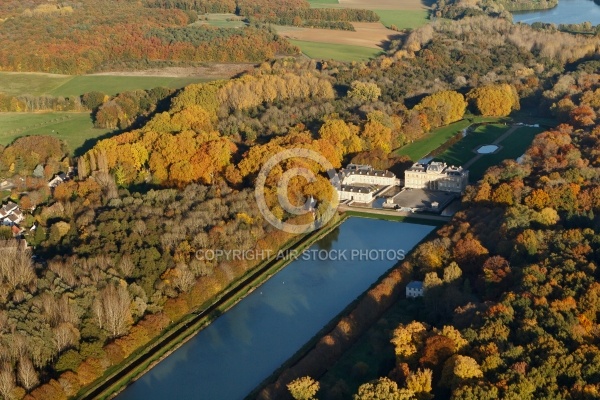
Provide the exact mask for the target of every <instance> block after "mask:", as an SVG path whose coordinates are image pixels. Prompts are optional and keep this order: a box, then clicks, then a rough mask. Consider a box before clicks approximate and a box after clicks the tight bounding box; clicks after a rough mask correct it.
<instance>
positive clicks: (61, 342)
mask: <svg viewBox="0 0 600 400" xmlns="http://www.w3.org/2000/svg"><path fill="white" fill-rule="evenodd" d="M52 334H53V335H54V344H55V345H56V349H57V350H58V352H59V353H60V352H62V351H64V350H66V349H68V348H69V347H71V346H74V345H76V344H77V343H79V338H80V335H79V330H78V329H77V328H75V327H74V326H73V324H71V323H69V322H63V323H61V324H60V325H58V326H57V327H56V328H54V329H53V330H52Z"/></svg>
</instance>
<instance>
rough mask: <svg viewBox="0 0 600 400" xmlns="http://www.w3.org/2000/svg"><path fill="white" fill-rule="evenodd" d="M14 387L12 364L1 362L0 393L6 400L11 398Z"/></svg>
mask: <svg viewBox="0 0 600 400" xmlns="http://www.w3.org/2000/svg"><path fill="white" fill-rule="evenodd" d="M15 387H16V382H15V372H14V371H13V367H12V365H10V364H9V363H3V364H2V366H0V395H2V397H3V398H5V399H7V400H8V399H12V398H13V390H14V389H15Z"/></svg>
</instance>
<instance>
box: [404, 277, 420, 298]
mask: <svg viewBox="0 0 600 400" xmlns="http://www.w3.org/2000/svg"><path fill="white" fill-rule="evenodd" d="M424 294H425V290H424V288H423V282H421V281H410V282H409V283H408V285H406V298H415V297H423V295H424Z"/></svg>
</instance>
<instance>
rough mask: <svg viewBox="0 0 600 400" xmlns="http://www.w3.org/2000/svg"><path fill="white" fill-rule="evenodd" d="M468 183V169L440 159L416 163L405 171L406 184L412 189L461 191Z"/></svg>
mask: <svg viewBox="0 0 600 400" xmlns="http://www.w3.org/2000/svg"><path fill="white" fill-rule="evenodd" d="M468 184H469V171H468V170H465V169H463V168H462V167H455V166H453V165H452V166H448V165H447V164H446V163H443V162H438V161H433V162H431V163H429V164H421V163H415V164H413V166H412V167H410V168H409V169H407V170H406V171H405V172H404V186H405V187H406V188H410V189H428V190H440V191H446V192H456V193H460V192H463V191H464V190H465V188H466V187H467V185H468Z"/></svg>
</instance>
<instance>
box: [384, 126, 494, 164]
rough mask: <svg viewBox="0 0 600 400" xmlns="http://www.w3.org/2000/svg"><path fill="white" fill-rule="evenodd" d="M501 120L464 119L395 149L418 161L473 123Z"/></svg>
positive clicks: (402, 154)
mask: <svg viewBox="0 0 600 400" xmlns="http://www.w3.org/2000/svg"><path fill="white" fill-rule="evenodd" d="M497 121H500V118H495V117H479V116H478V117H471V118H468V119H463V120H461V121H458V122H455V123H453V124H450V125H446V126H443V127H441V128H438V129H434V130H433V131H431V132H430V133H428V134H427V135H425V136H424V137H422V138H420V139H418V140H416V141H414V142H412V143H410V144H407V145H406V146H402V147H400V148H399V149H397V150H396V151H395V153H396V154H398V155H401V156H408V157H410V159H411V160H413V161H418V160H420V159H421V158H423V157H425V156H426V155H428V154H429V153H431V152H432V151H433V150H435V149H437V148H438V147H440V146H441V145H442V144H444V143H445V142H446V141H447V140H448V139H450V138H451V137H453V136H454V135H456V134H457V133H458V132H460V131H462V130H463V129H465V128H467V127H468V126H469V125H471V124H475V123H479V122H497Z"/></svg>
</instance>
